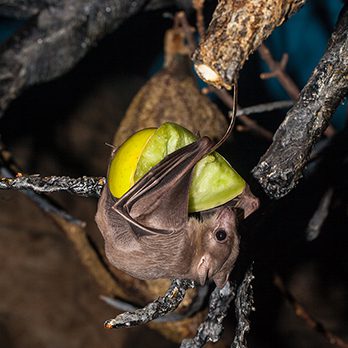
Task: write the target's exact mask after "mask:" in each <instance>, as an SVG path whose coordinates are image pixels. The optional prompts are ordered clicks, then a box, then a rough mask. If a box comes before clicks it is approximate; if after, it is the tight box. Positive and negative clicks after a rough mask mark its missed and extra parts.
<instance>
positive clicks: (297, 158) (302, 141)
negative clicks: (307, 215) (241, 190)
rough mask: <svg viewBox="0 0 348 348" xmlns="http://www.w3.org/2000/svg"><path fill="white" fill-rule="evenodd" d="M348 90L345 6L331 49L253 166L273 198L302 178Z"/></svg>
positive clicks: (347, 22) (285, 191) (330, 43)
mask: <svg viewBox="0 0 348 348" xmlns="http://www.w3.org/2000/svg"><path fill="white" fill-rule="evenodd" d="M347 91H348V7H347V5H346V6H345V7H344V8H343V10H342V12H341V14H340V18H339V20H338V23H337V26H336V28H335V30H334V32H333V34H332V36H331V39H330V41H329V44H328V47H327V50H326V52H325V54H324V56H323V58H322V59H321V60H320V62H319V64H318V65H317V67H316V68H315V69H314V71H313V73H312V76H311V77H310V79H309V80H308V82H307V84H306V86H305V87H304V88H303V90H302V91H301V94H300V97H299V100H298V101H297V102H296V104H295V105H294V106H293V107H292V108H291V109H290V110H289V111H288V113H287V116H286V118H285V120H284V121H283V123H282V124H281V125H280V127H279V129H278V130H277V132H276V133H275V135H274V138H273V143H272V145H271V146H270V147H269V149H268V150H267V152H266V153H265V154H264V155H263V157H262V158H261V160H260V162H259V163H258V165H257V166H256V167H255V168H254V169H253V175H254V177H255V178H256V179H257V180H258V181H259V183H260V184H261V186H262V187H263V189H264V190H265V192H266V193H267V194H268V195H269V196H270V197H271V198H276V199H278V198H281V197H283V196H284V195H286V194H287V193H288V192H290V191H291V190H292V189H293V188H294V187H295V186H296V184H297V183H298V181H299V180H300V178H301V177H302V171H303V169H304V167H305V165H306V162H307V159H308V156H309V154H310V151H311V149H312V146H313V145H314V143H315V142H316V141H317V140H318V138H319V137H320V135H321V134H322V133H323V131H324V130H325V128H326V127H327V125H328V122H329V120H330V117H331V115H332V114H333V113H334V111H335V110H336V108H337V106H338V105H339V103H340V102H341V101H342V99H343V98H344V97H345V95H346V94H347Z"/></svg>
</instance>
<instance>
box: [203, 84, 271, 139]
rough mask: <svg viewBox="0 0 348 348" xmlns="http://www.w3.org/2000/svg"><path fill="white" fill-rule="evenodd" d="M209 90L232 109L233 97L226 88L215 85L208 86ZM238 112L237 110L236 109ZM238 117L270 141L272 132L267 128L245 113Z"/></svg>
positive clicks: (257, 133) (254, 131) (253, 130)
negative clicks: (218, 87)
mask: <svg viewBox="0 0 348 348" xmlns="http://www.w3.org/2000/svg"><path fill="white" fill-rule="evenodd" d="M208 88H209V90H210V91H212V92H213V93H215V94H216V95H217V96H218V97H219V98H220V99H221V101H222V102H223V103H224V104H225V105H226V106H228V107H229V108H230V109H233V98H232V97H231V96H230V95H229V93H228V92H227V91H226V90H223V89H221V90H220V89H217V88H215V87H208ZM237 112H238V111H237ZM238 119H239V120H240V121H241V122H242V123H243V124H244V125H245V126H246V127H247V128H248V129H249V130H250V131H251V132H253V133H255V134H256V135H258V136H260V137H261V138H265V139H267V140H269V141H272V138H273V133H272V132H270V131H269V130H267V129H266V128H263V127H262V126H260V125H259V124H257V122H256V121H254V120H252V119H251V118H249V117H248V116H245V115H239V117H238Z"/></svg>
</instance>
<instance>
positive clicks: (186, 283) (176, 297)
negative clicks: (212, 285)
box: [104, 279, 194, 329]
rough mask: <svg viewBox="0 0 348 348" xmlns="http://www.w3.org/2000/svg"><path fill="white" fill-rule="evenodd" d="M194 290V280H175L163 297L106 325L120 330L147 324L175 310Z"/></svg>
mask: <svg viewBox="0 0 348 348" xmlns="http://www.w3.org/2000/svg"><path fill="white" fill-rule="evenodd" d="M189 288H194V282H193V281H192V280H179V279H176V280H173V282H172V284H171V286H170V288H169V289H168V291H167V292H166V294H165V295H164V296H163V297H159V298H158V299H157V300H155V301H153V302H151V303H149V304H148V305H146V306H145V307H144V308H141V309H137V310H135V311H134V312H125V313H122V314H120V315H118V316H117V317H116V318H114V319H109V320H107V321H106V322H105V323H104V326H105V327H106V328H108V329H118V328H122V327H131V326H137V325H142V324H146V323H148V322H149V321H152V320H154V319H157V318H159V317H162V316H164V315H166V314H167V313H169V312H172V311H173V310H175V309H176V308H177V307H178V306H179V304H180V303H181V301H182V300H183V299H184V296H185V293H186V290H187V289H189Z"/></svg>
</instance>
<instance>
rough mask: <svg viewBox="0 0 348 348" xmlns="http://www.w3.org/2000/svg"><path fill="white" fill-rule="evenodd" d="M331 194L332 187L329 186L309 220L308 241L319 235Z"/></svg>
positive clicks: (327, 211)
mask: <svg viewBox="0 0 348 348" xmlns="http://www.w3.org/2000/svg"><path fill="white" fill-rule="evenodd" d="M332 195H333V188H332V187H330V188H329V189H328V190H327V191H326V192H325V193H324V195H323V197H322V199H321V200H320V202H319V205H318V209H317V210H316V211H315V213H314V214H313V216H312V218H311V219H310V220H309V223H308V226H307V230H306V236H307V240H308V241H312V240H314V239H316V238H317V237H318V236H319V233H320V229H321V227H322V226H323V223H324V221H325V219H326V218H327V216H328V214H329V208H330V203H331V199H332Z"/></svg>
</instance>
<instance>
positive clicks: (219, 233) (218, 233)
mask: <svg viewBox="0 0 348 348" xmlns="http://www.w3.org/2000/svg"><path fill="white" fill-rule="evenodd" d="M215 237H216V239H217V240H218V241H219V242H223V241H224V240H225V239H226V238H227V233H226V231H225V230H223V229H221V228H220V229H218V230H217V231H216V232H215Z"/></svg>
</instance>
